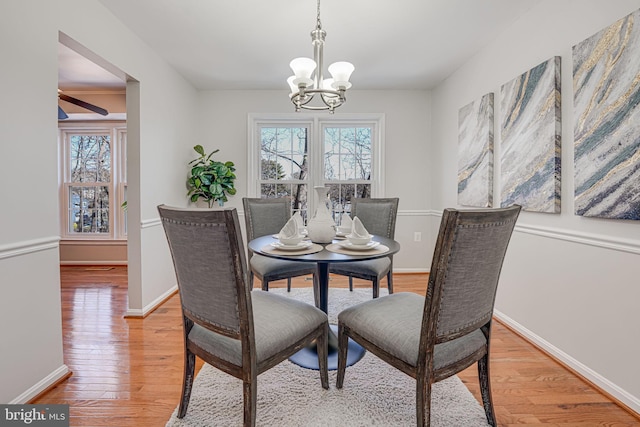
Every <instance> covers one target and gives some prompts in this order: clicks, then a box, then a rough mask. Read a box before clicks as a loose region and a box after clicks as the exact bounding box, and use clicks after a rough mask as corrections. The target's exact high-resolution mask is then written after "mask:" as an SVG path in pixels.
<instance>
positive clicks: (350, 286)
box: [349, 276, 353, 292]
mask: <svg viewBox="0 0 640 427" xmlns="http://www.w3.org/2000/svg"><path fill="white" fill-rule="evenodd" d="M349 290H350V291H352V292H353V277H351V276H349Z"/></svg>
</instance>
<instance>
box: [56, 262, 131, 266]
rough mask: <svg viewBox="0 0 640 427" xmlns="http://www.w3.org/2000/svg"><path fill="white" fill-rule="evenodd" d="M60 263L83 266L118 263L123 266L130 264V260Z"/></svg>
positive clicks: (61, 263) (62, 263)
mask: <svg viewBox="0 0 640 427" xmlns="http://www.w3.org/2000/svg"><path fill="white" fill-rule="evenodd" d="M60 265H64V266H74V265H81V266H90V265H100V266H105V265H117V266H121V265H128V262H127V261H60Z"/></svg>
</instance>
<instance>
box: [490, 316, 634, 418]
mask: <svg viewBox="0 0 640 427" xmlns="http://www.w3.org/2000/svg"><path fill="white" fill-rule="evenodd" d="M494 316H495V318H496V319H497V320H498V321H499V322H500V323H502V324H504V325H505V326H506V327H507V328H509V329H510V330H511V331H513V332H515V333H516V334H518V335H520V336H521V337H522V338H524V339H525V340H527V341H528V342H529V343H531V344H532V345H534V346H535V347H537V348H538V349H540V350H541V351H542V352H544V353H545V354H546V355H547V356H549V357H550V358H552V359H553V360H555V361H556V362H558V363H560V364H561V365H562V366H564V367H565V368H567V369H569V370H570V371H571V372H573V373H574V374H575V375H577V376H579V377H580V378H582V379H583V380H584V381H586V382H587V383H589V384H591V385H592V386H593V387H595V388H596V389H598V391H600V392H601V393H602V394H604V395H606V396H608V397H609V398H611V399H612V400H614V401H615V402H616V403H617V404H618V405H619V406H620V407H622V408H623V409H625V410H626V411H628V412H629V413H630V414H632V415H634V416H635V417H638V418H640V399H638V398H637V397H635V396H633V395H632V394H630V393H629V392H627V391H626V390H624V389H622V388H620V387H619V386H617V385H616V384H614V383H612V382H611V381H609V380H608V379H606V378H605V377H603V376H602V375H600V374H598V373H597V372H595V371H594V370H592V369H591V368H589V367H588V366H586V365H584V364H582V363H581V362H579V361H577V360H576V359H574V358H573V357H571V356H569V355H568V354H566V353H565V352H563V351H562V350H560V349H558V348H557V347H555V346H553V345H552V344H551V343H549V342H548V341H546V340H544V339H542V338H541V337H539V336H538V335H536V334H534V333H533V332H531V331H530V330H528V329H527V328H525V327H524V326H522V325H521V324H519V323H518V322H516V321H515V320H513V319H511V318H510V317H509V316H507V315H505V314H504V313H502V312H500V311H498V310H494Z"/></svg>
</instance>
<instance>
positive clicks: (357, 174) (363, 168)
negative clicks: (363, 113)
mask: <svg viewBox="0 0 640 427" xmlns="http://www.w3.org/2000/svg"><path fill="white" fill-rule="evenodd" d="M382 121H383V117H382V116H381V115H379V116H378V115H376V116H375V117H371V116H368V117H360V116H358V117H357V118H351V117H349V118H346V117H345V118H335V117H332V118H326V119H325V118H320V117H315V118H309V117H304V118H299V116H298V117H295V118H286V119H280V118H259V117H251V118H250V127H251V130H250V135H251V140H250V147H251V148H250V153H251V154H250V159H249V177H248V179H249V182H250V183H256V185H255V186H251V185H250V187H249V195H250V196H251V197H264V198H267V197H290V198H291V209H292V213H293V212H296V211H299V212H300V214H301V215H302V217H303V218H307V217H308V216H309V215H310V212H313V211H314V210H315V206H314V204H315V200H314V196H313V194H314V192H313V187H314V186H328V187H329V188H330V191H329V198H330V200H331V205H332V210H333V214H334V217H335V219H337V218H338V216H339V215H340V214H341V213H342V212H349V211H350V206H351V199H352V198H353V197H374V196H376V197H381V196H382V193H383V188H382V173H381V171H382V155H381V153H382V152H383V148H382V138H381V134H382V131H381V127H382ZM309 194H311V196H309Z"/></svg>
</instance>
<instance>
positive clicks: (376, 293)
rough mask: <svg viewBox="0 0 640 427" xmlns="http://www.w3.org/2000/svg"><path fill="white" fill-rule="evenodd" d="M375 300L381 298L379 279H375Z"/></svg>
mask: <svg viewBox="0 0 640 427" xmlns="http://www.w3.org/2000/svg"><path fill="white" fill-rule="evenodd" d="M372 282H373V298H374V299H375V298H378V297H379V296H380V282H379V281H378V279H377V278H376V279H373V280H372Z"/></svg>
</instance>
